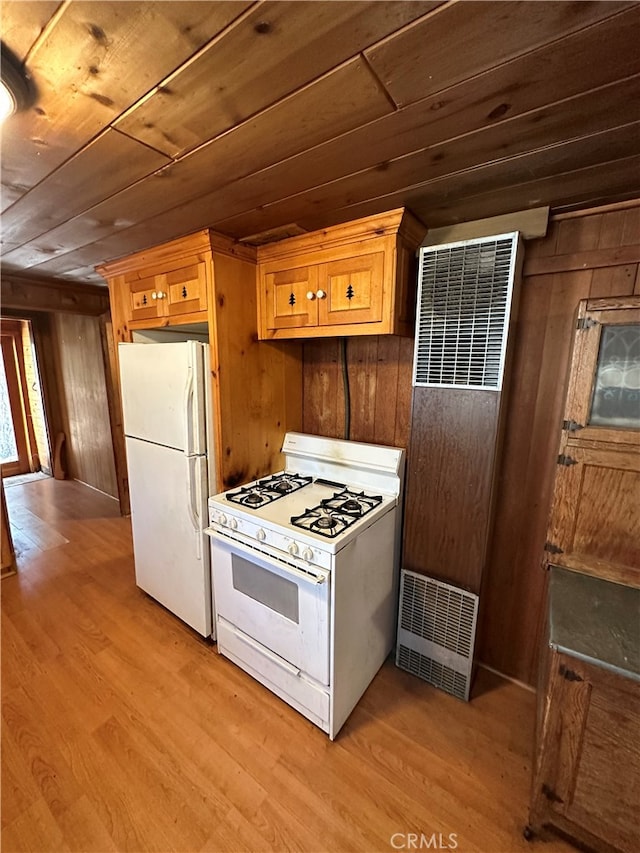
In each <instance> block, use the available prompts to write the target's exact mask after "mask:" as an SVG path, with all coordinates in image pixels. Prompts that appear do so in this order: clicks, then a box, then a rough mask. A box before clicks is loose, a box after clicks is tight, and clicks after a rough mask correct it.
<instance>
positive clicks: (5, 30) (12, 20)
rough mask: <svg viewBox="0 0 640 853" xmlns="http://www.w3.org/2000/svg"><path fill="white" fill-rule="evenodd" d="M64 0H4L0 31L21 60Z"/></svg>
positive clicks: (5, 41)
mask: <svg viewBox="0 0 640 853" xmlns="http://www.w3.org/2000/svg"><path fill="white" fill-rule="evenodd" d="M62 5H63V4H62V0H30V2H28V3H25V0H2V3H0V31H1V32H2V41H3V43H4V44H6V45H7V47H9V48H10V49H11V50H12V51H13V53H14V54H15V55H16V56H17V57H18V59H20V60H21V61H22V60H24V59H25V57H26V56H27V54H28V53H29V50H30V49H31V47H32V45H33V44H34V42H35V41H36V39H37V38H38V36H39V35H40V34H41V33H42V31H43V30H44V28H45V26H46V25H47V24H48V22H49V21H50V20H51V18H52V17H53V16H54V14H55V12H56V11H57V10H58V8H59V7H60V6H62Z"/></svg>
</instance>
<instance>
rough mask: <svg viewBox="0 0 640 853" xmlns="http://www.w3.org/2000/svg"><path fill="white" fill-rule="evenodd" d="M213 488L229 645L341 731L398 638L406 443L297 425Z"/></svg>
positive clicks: (222, 639) (217, 587)
mask: <svg viewBox="0 0 640 853" xmlns="http://www.w3.org/2000/svg"><path fill="white" fill-rule="evenodd" d="M283 452H284V454H285V469H284V471H280V472H278V473H276V474H274V475H271V476H269V477H264V478H262V479H260V480H256V481H254V482H253V483H249V484H247V485H246V486H242V487H240V488H236V489H231V490H229V491H227V492H223V493H222V494H220V495H216V496H214V497H212V498H210V499H209V520H210V528H209V531H208V532H209V534H210V535H211V536H212V540H213V542H212V578H213V588H214V604H215V610H216V614H217V615H216V625H217V638H218V651H219V652H220V653H221V654H223V655H225V656H226V657H229V658H230V659H231V660H233V661H234V662H235V663H237V664H238V665H239V666H241V667H242V668H243V669H244V670H246V671H247V672H249V673H250V674H251V675H253V676H254V677H255V678H257V679H258V680H259V681H260V682H262V683H263V684H264V685H265V686H267V687H268V688H269V689H271V690H272V691H273V692H274V693H276V694H277V695H279V696H280V697H281V698H283V699H284V700H285V701H286V702H288V703H289V704H290V705H292V706H293V707H294V708H296V709H297V710H298V711H300V712H301V713H303V714H304V715H305V716H306V717H307V718H308V719H310V720H312V721H313V722H314V723H316V724H317V725H318V726H320V727H321V728H322V729H323V730H324V731H326V732H328V734H329V736H330V737H331V738H332V739H333V737H335V735H336V734H337V732H338V730H339V729H340V727H341V726H342V724H343V723H344V721H345V720H346V718H347V717H348V715H349V714H350V712H351V710H352V709H353V707H354V706H355V704H356V702H357V701H358V699H359V698H360V696H361V695H362V693H363V692H364V690H365V689H366V687H367V686H368V684H369V683H370V681H371V679H372V678H373V676H374V675H375V673H376V672H377V670H378V669H379V667H380V666H381V664H382V662H383V661H384V659H385V657H386V656H387V654H388V653H389V651H390V650H391V648H392V646H393V642H394V637H395V614H396V609H397V608H396V600H397V580H398V559H399V547H400V523H401V518H400V505H401V497H402V485H403V474H404V451H403V450H401V449H399V448H392V447H382V446H380V445H371V444H362V443H359V442H351V441H341V440H339V439H329V438H322V437H320V436H312V435H302V434H300V433H287V435H286V436H285V441H284V445H283Z"/></svg>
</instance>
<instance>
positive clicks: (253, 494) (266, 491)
mask: <svg viewBox="0 0 640 853" xmlns="http://www.w3.org/2000/svg"><path fill="white" fill-rule="evenodd" d="M312 480H313V478H312V477H303V476H302V475H301V474H290V473H287V472H286V471H285V472H283V473H281V474H272V475H271V476H270V477H265V478H264V479H262V480H258V481H257V482H255V483H252V484H251V485H249V486H243V487H242V488H240V489H238V491H236V492H229V493H228V494H227V496H226V498H227V500H228V501H231V502H232V503H236V504H240V505H241V506H245V507H247V508H248V509H260V507H262V506H265V505H266V504H270V503H273V502H274V501H277V500H279V499H280V498H284V497H286V496H287V495H290V494H292V493H293V492H297V491H298V490H299V489H302V488H304V487H305V486H308V485H309V484H310V483H311V482H312Z"/></svg>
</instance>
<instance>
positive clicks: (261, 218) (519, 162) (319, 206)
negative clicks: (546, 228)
mask: <svg viewBox="0 0 640 853" xmlns="http://www.w3.org/2000/svg"><path fill="white" fill-rule="evenodd" d="M638 127H639V124H638V123H637V122H636V123H633V124H631V125H625V126H624V127H621V128H615V129H614V130H608V131H606V132H604V133H598V134H592V135H590V136H588V137H583V138H580V139H577V140H572V141H570V142H567V143H564V144H560V145H552V146H545V147H544V148H542V149H540V150H538V151H529V152H527V153H525V154H519V155H516V156H511V157H505V158H502V159H498V158H494V160H493V162H490V163H486V162H485V163H484V164H482V165H473V166H470V167H469V168H467V169H464V170H460V171H459V172H457V173H450V172H447V171H446V170H444V171H443V173H442V174H440V175H436V176H435V177H433V178H430V179H427V180H421V181H419V182H418V181H416V182H415V183H414V184H413V185H412V184H409V183H407V178H406V175H407V172H406V171H403V163H402V160H398V161H394V162H393V163H391V164H389V167H388V169H386V170H385V171H377V170H365V171H364V172H362V173H360V174H359V175H352V176H350V177H349V178H345V179H344V180H342V181H335V182H332V183H330V184H327V185H324V186H321V187H317V188H314V189H313V190H310V191H307V192H304V193H300V194H299V195H297V196H294V197H290V198H286V199H284V200H282V201H281V202H277V203H275V204H273V205H266V206H265V208H264V209H254V210H250V211H248V212H247V213H245V214H241V215H240V216H236V217H233V218H231V219H229V220H222V221H219V222H215V223H214V227H215V228H216V229H217V230H219V231H222V233H225V234H234V233H236V232H238V231H241V232H243V233H248V234H251V233H259V232H260V230H262V225H263V223H264V222H265V221H268V222H270V223H278V222H282V223H283V224H284V223H285V222H297V223H299V224H300V225H301V226H302V227H303V228H305V229H307V230H314V229H315V227H318V226H317V220H318V211H320V210H325V209H329V210H331V213H330V214H329V215H328V216H327V217H326V219H327V224H328V225H334V224H337V223H339V222H344V221H345V220H346V219H350V218H351V215H350V214H349V215H346V214H345V212H344V211H345V209H346V208H349V209H350V210H354V209H358V210H359V209H362V206H363V205H365V206H366V205H370V204H371V202H372V201H379V199H381V198H384V199H385V203H387V204H388V203H390V200H391V199H392V198H395V199H397V202H396V203H394V204H391V205H390V208H389V209H391V208H393V207H399V206H404V205H405V201H404V200H405V199H407V198H409V197H411V198H413V197H414V196H415V195H416V194H417V193H418V192H423V193H425V194H426V193H428V192H429V190H430V189H431V188H437V191H438V192H439V194H440V198H448V197H454V198H456V197H457V198H460V199H463V198H464V197H465V196H466V195H477V194H479V193H481V192H485V191H487V190H489V189H493V188H496V187H498V188H499V187H502V186H505V185H510V184H518V183H521V182H523V181H524V180H525V179H527V178H529V179H530V178H533V177H538V178H546V177H548V176H549V175H552V174H555V173H563V172H565V171H568V170H569V169H570V168H573V169H575V168H580V167H587V166H591V165H593V164H594V161H595V162H599V161H602V160H606V161H610V160H616V159H620V158H622V157H627V156H629V155H631V154H634V153H635V152H636V151H637V148H638ZM393 171H398V172H399V176H398V180H397V181H396V180H395V179H394V178H393V176H391V175H390V174H389V172H393ZM408 174H409V175H411V174H414V173H413V172H411V171H409V172H408ZM374 179H375V180H374ZM376 190H377V191H378V195H377V196H375V195H373V191H376ZM540 203H543V202H540ZM527 206H528V205H523V207H527ZM409 207H411V205H409ZM381 209H382V208H381ZM411 209H412V210H413V208H412V207H411ZM366 215H368V214H367V213H362V214H361V213H358V215H357V216H355V217H354V218H359V217H360V216H366ZM322 218H323V220H324V219H325V216H323V217H322ZM422 221H423V222H424V223H425V225H427V226H429V227H435V226H436V225H438V226H440V225H446V224H448V223H446V222H437V223H436V222H433V221H432V220H431V218H427V219H423V220H422Z"/></svg>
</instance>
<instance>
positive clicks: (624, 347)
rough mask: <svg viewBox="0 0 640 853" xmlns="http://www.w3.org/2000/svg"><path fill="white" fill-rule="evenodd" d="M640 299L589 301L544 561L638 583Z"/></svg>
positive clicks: (581, 320)
mask: <svg viewBox="0 0 640 853" xmlns="http://www.w3.org/2000/svg"><path fill="white" fill-rule="evenodd" d="M639 501H640V297H621V298H618V299H593V300H583V302H581V303H580V306H579V310H578V316H577V323H576V332H575V339H574V345H573V353H572V358H571V368H570V375H569V384H568V390H567V400H566V406H565V414H564V423H563V431H562V433H561V440H560V450H559V455H558V465H557V470H556V478H555V484H554V494H553V503H552V508H551V517H550V521H549V528H548V533H547V544H546V546H545V547H546V549H547V557H546V560H547V562H549V563H553V564H554V565H558V566H563V567H565V568H568V569H573V570H574V571H581V572H585V573H587V574H591V575H594V576H596V577H601V578H605V579H608V580H612V581H616V582H618V583H626V584H631V585H633V586H640V522H639V521H638V505H639Z"/></svg>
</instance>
